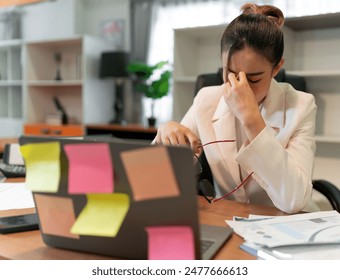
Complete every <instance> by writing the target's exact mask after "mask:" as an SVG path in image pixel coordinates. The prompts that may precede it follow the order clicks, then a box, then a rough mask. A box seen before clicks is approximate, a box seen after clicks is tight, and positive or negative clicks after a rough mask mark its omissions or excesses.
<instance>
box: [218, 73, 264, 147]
mask: <svg viewBox="0 0 340 280" xmlns="http://www.w3.org/2000/svg"><path fill="white" fill-rule="evenodd" d="M228 80H229V82H227V83H226V84H225V89H226V90H225V92H224V94H223V97H224V100H225V102H226V103H227V104H228V107H229V109H230V110H231V111H232V112H233V113H234V115H235V116H236V118H238V119H239V120H240V122H241V124H242V125H243V127H244V129H245V132H246V134H247V136H248V139H249V140H250V141H252V140H253V139H254V138H255V137H256V136H257V135H258V134H259V133H260V132H261V131H262V129H263V128H264V127H265V123H264V120H263V118H262V116H261V113H260V110H259V105H258V103H257V100H256V98H255V95H254V93H253V91H252V89H251V87H250V86H249V83H248V80H247V76H246V74H245V73H244V72H240V73H239V74H238V75H237V76H236V75H235V74H233V73H229V75H228Z"/></svg>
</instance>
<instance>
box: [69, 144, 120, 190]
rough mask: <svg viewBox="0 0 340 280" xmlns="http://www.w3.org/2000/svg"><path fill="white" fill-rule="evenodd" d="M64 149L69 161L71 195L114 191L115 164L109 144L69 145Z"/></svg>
mask: <svg viewBox="0 0 340 280" xmlns="http://www.w3.org/2000/svg"><path fill="white" fill-rule="evenodd" d="M64 149H65V152H66V155H67V158H68V161H69V173H68V191H69V193H72V194H88V193H112V192H113V191H114V179H113V164H112V160H111V153H110V148H109V145H108V144H106V143H90V144H68V145H65V146H64Z"/></svg>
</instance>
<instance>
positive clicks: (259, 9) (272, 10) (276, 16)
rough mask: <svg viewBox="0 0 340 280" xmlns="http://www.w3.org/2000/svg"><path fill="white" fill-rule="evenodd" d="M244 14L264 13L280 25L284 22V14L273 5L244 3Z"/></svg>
mask: <svg viewBox="0 0 340 280" xmlns="http://www.w3.org/2000/svg"><path fill="white" fill-rule="evenodd" d="M241 11H242V14H244V15H250V14H262V15H265V16H267V17H268V19H270V20H272V21H273V22H274V23H275V24H277V25H278V26H279V27H281V26H283V24H284V21H285V20H284V15H283V13H282V11H281V10H280V9H279V8H277V7H274V6H271V5H261V6H260V5H256V4H252V3H248V4H244V5H243V6H242V7H241Z"/></svg>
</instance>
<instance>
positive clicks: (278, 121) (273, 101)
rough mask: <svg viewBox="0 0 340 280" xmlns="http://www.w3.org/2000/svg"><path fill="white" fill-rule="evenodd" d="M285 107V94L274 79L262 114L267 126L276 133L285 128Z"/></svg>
mask: <svg viewBox="0 0 340 280" xmlns="http://www.w3.org/2000/svg"><path fill="white" fill-rule="evenodd" d="M285 106H286V104H285V95H284V92H283V90H282V89H281V87H280V86H279V84H278V83H277V82H276V81H275V80H274V79H272V82H271V85H270V89H269V92H268V94H267V97H266V99H265V100H264V102H263V108H262V112H261V114H262V117H263V119H264V121H265V122H266V125H267V126H270V127H272V128H274V130H275V131H276V132H278V131H279V130H280V129H282V128H283V127H284V123H285ZM275 128H276V129H275Z"/></svg>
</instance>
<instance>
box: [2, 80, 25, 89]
mask: <svg viewBox="0 0 340 280" xmlns="http://www.w3.org/2000/svg"><path fill="white" fill-rule="evenodd" d="M13 86H22V81H16V80H12V81H0V87H13Z"/></svg>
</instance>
